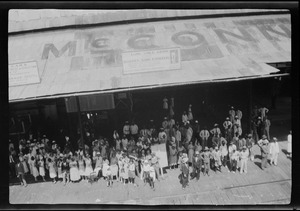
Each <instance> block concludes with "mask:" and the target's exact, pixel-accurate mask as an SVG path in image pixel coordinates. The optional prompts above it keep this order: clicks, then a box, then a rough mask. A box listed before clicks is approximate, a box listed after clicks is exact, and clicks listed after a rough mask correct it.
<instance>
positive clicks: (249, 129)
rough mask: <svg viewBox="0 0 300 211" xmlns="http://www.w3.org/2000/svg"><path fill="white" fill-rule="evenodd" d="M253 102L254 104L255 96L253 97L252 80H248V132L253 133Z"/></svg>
mask: <svg viewBox="0 0 300 211" xmlns="http://www.w3.org/2000/svg"><path fill="white" fill-rule="evenodd" d="M252 104H253V97H252V80H249V82H248V114H249V116H248V133H252V131H251V114H252Z"/></svg>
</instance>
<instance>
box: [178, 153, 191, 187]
mask: <svg viewBox="0 0 300 211" xmlns="http://www.w3.org/2000/svg"><path fill="white" fill-rule="evenodd" d="M188 160H189V159H188V158H187V157H184V158H183V159H182V165H181V179H180V183H181V184H182V189H183V190H184V189H185V188H186V186H188V183H189V164H188Z"/></svg>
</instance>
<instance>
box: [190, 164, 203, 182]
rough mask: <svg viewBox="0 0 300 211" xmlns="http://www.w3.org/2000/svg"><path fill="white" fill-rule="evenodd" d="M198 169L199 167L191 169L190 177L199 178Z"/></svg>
mask: <svg viewBox="0 0 300 211" xmlns="http://www.w3.org/2000/svg"><path fill="white" fill-rule="evenodd" d="M201 165H202V164H201ZM200 171H201V167H200V168H194V169H193V173H192V179H194V178H195V177H196V179H197V180H199V178H200Z"/></svg>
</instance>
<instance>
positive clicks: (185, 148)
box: [9, 101, 291, 190]
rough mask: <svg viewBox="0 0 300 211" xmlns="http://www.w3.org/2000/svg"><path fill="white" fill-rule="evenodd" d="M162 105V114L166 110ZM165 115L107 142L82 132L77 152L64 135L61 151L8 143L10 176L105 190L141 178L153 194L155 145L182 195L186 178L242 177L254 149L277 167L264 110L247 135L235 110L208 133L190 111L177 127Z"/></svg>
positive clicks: (31, 142) (43, 143) (49, 144)
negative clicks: (100, 184) (101, 185)
mask: <svg viewBox="0 0 300 211" xmlns="http://www.w3.org/2000/svg"><path fill="white" fill-rule="evenodd" d="M165 103H166V101H164V107H163V109H168V106H166V104H165ZM169 109H170V113H169V114H168V117H164V119H163V121H162V123H161V124H155V123H154V121H153V120H150V121H149V123H148V124H147V126H142V127H141V128H139V126H138V125H137V124H136V123H135V122H134V121H131V122H129V121H126V122H125V124H124V126H123V130H122V131H117V130H115V131H114V132H113V134H112V135H111V137H109V138H105V137H101V136H99V137H95V136H94V134H93V133H90V132H89V131H85V137H84V140H82V139H79V141H78V142H76V147H74V141H73V140H72V141H71V140H70V137H69V135H68V134H65V137H64V138H65V143H64V145H63V147H61V146H59V145H58V144H57V143H56V141H55V140H52V141H50V140H49V139H48V138H47V136H46V135H43V136H42V137H41V138H36V139H34V137H33V136H32V135H31V136H30V137H29V139H28V140H27V141H26V140H25V139H21V140H19V143H18V148H16V147H15V145H14V144H13V143H12V142H11V141H10V144H9V151H10V153H9V162H10V175H11V177H14V176H15V175H17V176H18V178H19V179H20V182H21V184H22V185H25V186H27V182H26V175H28V174H30V175H32V176H33V177H34V179H35V181H38V180H42V181H46V179H45V178H47V179H48V178H50V179H51V180H52V181H53V183H56V182H57V181H61V182H63V184H64V185H66V184H68V183H70V182H71V183H76V182H80V181H86V182H88V181H91V179H94V178H97V179H103V180H105V181H106V183H107V186H108V187H112V186H113V184H114V182H120V183H122V184H124V185H125V184H131V185H133V186H138V184H137V182H136V180H135V179H136V178H139V179H140V180H141V181H143V182H144V183H145V184H149V186H150V187H151V188H152V189H153V190H155V182H156V181H160V180H163V179H164V171H163V168H162V166H161V165H160V158H159V157H158V156H157V155H156V154H155V152H152V150H151V146H153V145H156V144H165V145H166V149H167V150H166V155H167V157H168V164H169V166H168V167H169V169H170V170H172V169H176V168H179V169H180V171H181V173H180V175H179V179H180V183H181V184H182V188H183V189H184V188H186V187H187V186H188V181H189V177H191V179H194V178H196V180H199V178H200V173H201V172H203V175H207V176H210V170H212V171H214V172H218V171H219V172H222V170H224V168H225V169H227V171H229V172H233V173H235V172H236V171H237V170H238V166H239V172H240V173H241V174H242V173H247V161H248V160H250V161H253V160H254V153H253V146H254V145H255V144H257V145H258V146H259V147H260V148H261V155H262V165H261V167H262V169H264V168H265V167H266V166H267V158H269V157H271V158H270V164H274V165H277V158H278V153H279V145H278V142H277V139H276V138H275V137H274V138H273V139H270V134H269V127H270V125H271V124H270V121H269V120H268V118H267V116H266V113H267V112H268V110H267V108H260V109H258V108H256V107H255V108H254V109H253V115H252V123H253V125H252V131H251V132H250V133H248V134H245V133H243V130H242V117H243V114H242V111H240V110H235V109H234V107H231V109H230V110H229V112H228V116H227V117H226V119H225V121H224V122H223V123H222V127H219V124H217V123H215V124H214V126H213V128H210V130H208V127H207V126H206V125H203V126H200V124H199V122H198V121H197V120H195V119H194V117H193V113H192V105H189V107H188V112H186V111H184V112H183V114H182V116H181V119H180V121H175V119H174V111H173V106H172V105H171V106H169ZM145 125H146V124H145ZM290 140H291V137H290ZM270 142H271V143H270ZM238 164H239V165H238ZM190 169H192V170H191V172H190Z"/></svg>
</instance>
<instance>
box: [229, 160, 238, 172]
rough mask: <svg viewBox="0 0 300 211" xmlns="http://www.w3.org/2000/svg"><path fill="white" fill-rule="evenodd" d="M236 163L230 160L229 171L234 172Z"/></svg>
mask: <svg viewBox="0 0 300 211" xmlns="http://www.w3.org/2000/svg"><path fill="white" fill-rule="evenodd" d="M236 166H237V161H236V160H230V168H229V170H230V171H236Z"/></svg>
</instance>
